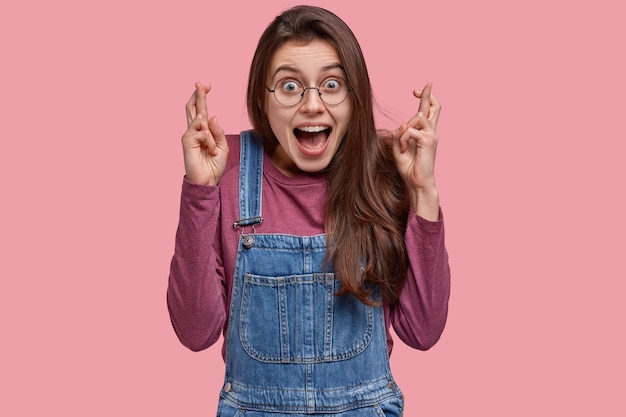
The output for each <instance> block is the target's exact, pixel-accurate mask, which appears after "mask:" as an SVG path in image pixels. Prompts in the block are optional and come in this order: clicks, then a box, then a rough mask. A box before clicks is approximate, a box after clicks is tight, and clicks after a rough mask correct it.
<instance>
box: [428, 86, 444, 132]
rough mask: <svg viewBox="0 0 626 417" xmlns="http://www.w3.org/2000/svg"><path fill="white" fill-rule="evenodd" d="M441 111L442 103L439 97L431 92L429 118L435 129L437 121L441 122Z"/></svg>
mask: <svg viewBox="0 0 626 417" xmlns="http://www.w3.org/2000/svg"><path fill="white" fill-rule="evenodd" d="M440 113H441V104H440V103H439V101H438V100H437V98H436V97H435V96H434V95H433V94H431V95H430V114H429V116H428V120H430V123H431V124H432V125H433V128H434V129H437V122H439V114H440Z"/></svg>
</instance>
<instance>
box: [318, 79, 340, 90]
mask: <svg viewBox="0 0 626 417" xmlns="http://www.w3.org/2000/svg"><path fill="white" fill-rule="evenodd" d="M341 84H342V83H341V80H340V79H338V78H327V79H325V80H324V82H323V83H322V88H323V89H324V90H326V91H337V90H339V89H341Z"/></svg>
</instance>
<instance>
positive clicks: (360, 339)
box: [217, 131, 403, 417]
mask: <svg viewBox="0 0 626 417" xmlns="http://www.w3.org/2000/svg"><path fill="white" fill-rule="evenodd" d="M262 178H263V148H262V144H261V143H260V141H259V140H257V139H256V138H255V137H254V136H253V133H252V131H247V132H242V134H241V165H240V171H239V211H240V217H241V219H242V220H240V221H238V222H237V223H235V227H236V228H240V230H242V234H241V236H240V238H239V246H238V252H237V261H236V266H235V276H234V282H233V290H232V299H231V305H230V312H229V317H228V332H227V337H226V377H225V379H224V386H223V388H222V391H221V393H220V401H219V405H218V413H217V415H218V417H234V416H245V417H262V416H267V417H295V416H305V415H311V414H313V415H317V416H332V417H385V416H401V415H402V408H403V400H402V394H401V392H400V389H399V388H398V387H397V385H396V384H395V382H394V380H393V378H392V376H391V371H390V368H389V356H388V353H387V340H386V331H385V325H384V317H383V309H382V307H368V306H366V305H364V304H363V303H361V302H360V301H358V300H357V299H356V298H355V297H353V296H351V295H349V296H342V297H337V296H335V293H336V292H337V291H338V290H339V285H340V284H339V281H338V279H336V278H335V275H334V274H333V272H332V270H331V269H330V267H325V266H324V263H323V260H324V256H325V254H326V236H325V235H317V236H292V235H279V234H262V233H257V232H256V228H255V226H258V225H260V224H261V223H262V221H263V219H262V214H261V208H262V207H261V206H262V204H261V203H262V201H261V200H262V198H261V196H262V192H261V186H262ZM258 228H259V229H260V228H261V227H260V226H259V227H258Z"/></svg>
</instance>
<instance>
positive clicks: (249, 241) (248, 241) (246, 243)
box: [243, 236, 254, 249]
mask: <svg viewBox="0 0 626 417" xmlns="http://www.w3.org/2000/svg"><path fill="white" fill-rule="evenodd" d="M252 246H254V238H253V237H252V236H245V237H244V238H243V247H244V248H246V249H250V248H251V247H252Z"/></svg>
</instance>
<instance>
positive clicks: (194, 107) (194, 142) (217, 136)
mask: <svg viewBox="0 0 626 417" xmlns="http://www.w3.org/2000/svg"><path fill="white" fill-rule="evenodd" d="M209 91H211V85H210V84H200V83H196V91H195V92H194V93H193V95H192V96H191V98H190V99H189V101H188V102H187V105H186V106H185V110H186V112H187V131H186V132H185V133H184V134H183V138H182V143H183V156H184V158H185V174H186V176H187V180H189V181H191V182H193V183H194V184H200V185H217V184H218V182H219V181H220V178H221V177H222V174H224V170H225V169H226V159H227V156H228V143H227V142H226V135H225V134H224V130H223V129H222V127H221V126H220V125H219V123H218V122H217V118H216V117H215V116H213V117H211V118H209V116H208V112H207V107H206V95H207V93H208V92H209Z"/></svg>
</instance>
